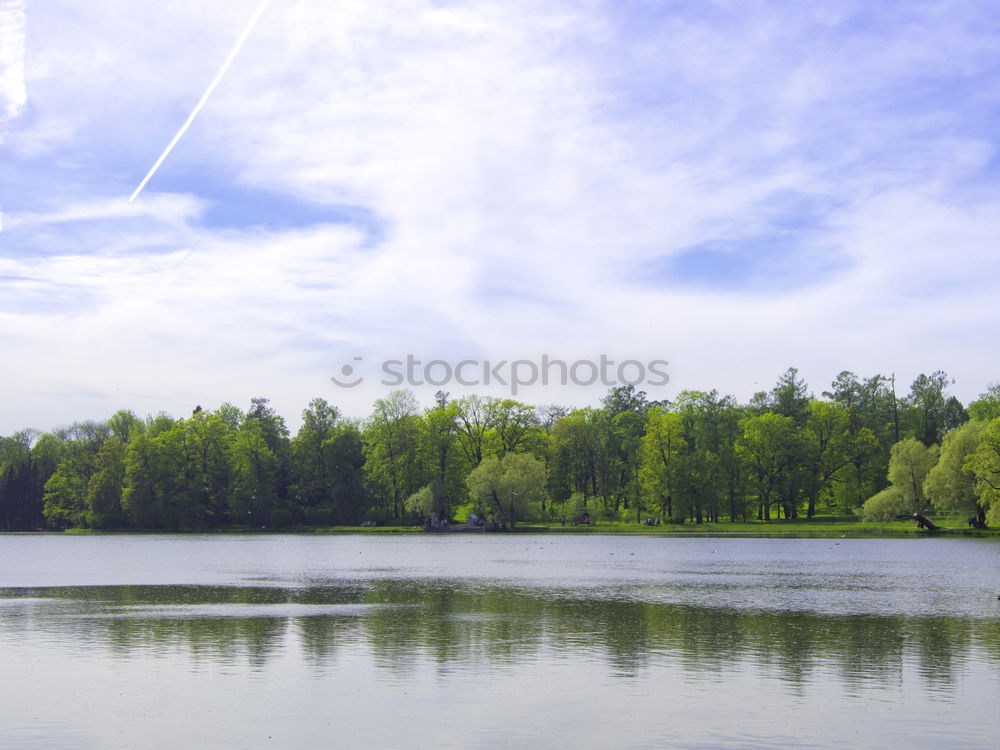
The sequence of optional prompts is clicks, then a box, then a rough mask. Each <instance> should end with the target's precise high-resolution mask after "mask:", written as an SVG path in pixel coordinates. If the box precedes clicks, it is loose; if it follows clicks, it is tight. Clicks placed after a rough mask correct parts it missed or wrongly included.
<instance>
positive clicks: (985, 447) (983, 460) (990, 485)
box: [965, 417, 1000, 525]
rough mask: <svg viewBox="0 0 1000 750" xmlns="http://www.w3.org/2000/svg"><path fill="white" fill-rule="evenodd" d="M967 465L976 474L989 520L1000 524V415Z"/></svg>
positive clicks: (991, 424)
mask: <svg viewBox="0 0 1000 750" xmlns="http://www.w3.org/2000/svg"><path fill="white" fill-rule="evenodd" d="M965 467H966V468H967V469H969V470H971V471H972V472H973V473H974V474H975V476H976V493H977V495H978V496H979V505H980V506H982V507H983V508H985V509H986V519H987V521H988V522H989V523H990V524H994V525H995V524H1000V417H997V418H996V419H994V420H993V421H991V422H990V423H989V424H988V425H987V426H986V427H985V429H984V430H983V433H982V436H981V438H980V441H979V446H978V447H977V448H976V451H975V452H974V453H973V454H972V455H971V456H969V457H968V459H967V461H966V463H965Z"/></svg>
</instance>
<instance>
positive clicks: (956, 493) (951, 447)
mask: <svg viewBox="0 0 1000 750" xmlns="http://www.w3.org/2000/svg"><path fill="white" fill-rule="evenodd" d="M985 428H986V425H985V424H984V423H982V422H977V421H972V422H966V423H965V424H964V425H962V426H961V427H956V428H955V429H953V430H950V431H949V432H948V433H947V434H946V435H945V436H944V440H943V441H942V443H941V453H940V456H939V457H938V461H937V463H936V464H935V465H934V467H933V468H932V469H931V470H930V472H928V474H927V478H926V479H925V480H924V494H925V495H926V496H927V498H929V499H930V501H931V504H932V505H933V506H934V507H935V508H936V509H938V510H957V511H961V512H963V513H969V514H971V515H973V516H975V517H976V518H985V510H984V509H982V508H981V507H980V505H979V497H978V496H977V494H976V475H975V472H974V471H972V470H971V469H968V468H966V462H967V461H968V459H969V457H970V456H971V455H972V454H973V453H975V451H976V448H977V447H978V446H979V441H980V439H981V437H982V434H983V431H984V430H985Z"/></svg>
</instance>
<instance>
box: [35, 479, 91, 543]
mask: <svg viewBox="0 0 1000 750" xmlns="http://www.w3.org/2000/svg"><path fill="white" fill-rule="evenodd" d="M86 504H87V479H86V478H85V477H84V476H83V475H82V474H80V472H79V471H77V470H76V469H75V468H74V467H73V466H72V465H71V464H70V463H68V462H65V463H60V464H59V467H58V468H57V469H56V470H55V473H53V474H52V476H51V477H49V480H48V481H47V482H46V483H45V509H44V510H43V513H44V515H45V520H46V521H48V523H49V525H50V526H52V527H54V528H57V529H65V528H68V527H70V526H74V525H76V524H77V523H79V521H80V516H81V514H82V513H83V511H84V510H85V508H86Z"/></svg>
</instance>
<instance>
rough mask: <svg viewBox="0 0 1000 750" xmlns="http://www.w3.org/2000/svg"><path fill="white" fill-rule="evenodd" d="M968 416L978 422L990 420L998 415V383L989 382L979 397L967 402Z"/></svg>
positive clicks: (999, 388)
mask: <svg viewBox="0 0 1000 750" xmlns="http://www.w3.org/2000/svg"><path fill="white" fill-rule="evenodd" d="M968 414H969V417H970V418H972V419H976V420H978V421H980V422H990V421H992V420H994V419H996V418H997V417H1000V383H990V384H989V386H987V388H986V391H985V392H983V393H981V394H979V398H977V399H976V400H975V401H973V402H972V403H971V404H969V409H968Z"/></svg>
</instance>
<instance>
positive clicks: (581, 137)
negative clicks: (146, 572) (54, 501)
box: [0, 0, 1000, 431]
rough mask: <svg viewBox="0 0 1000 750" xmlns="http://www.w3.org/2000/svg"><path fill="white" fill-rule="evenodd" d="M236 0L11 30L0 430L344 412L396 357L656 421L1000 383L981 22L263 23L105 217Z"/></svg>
mask: <svg viewBox="0 0 1000 750" xmlns="http://www.w3.org/2000/svg"><path fill="white" fill-rule="evenodd" d="M255 6H256V2H255V1H254V0H245V1H244V2H240V3H233V4H219V5H216V4H199V3H195V2H193V0H185V1H184V2H177V3H171V4H168V5H158V6H156V7H155V8H152V7H150V8H143V9H141V12H140V10H139V9H136V8H133V6H129V5H127V4H120V3H117V2H112V0H95V2H93V3H89V4H87V6H79V5H77V4H73V3H69V2H68V0H67V1H66V2H60V1H59V0H53V2H52V3H51V4H50V3H46V4H44V5H39V6H37V13H38V14H39V15H41V16H42V21H40V22H39V26H38V32H37V40H35V38H34V37H33V42H32V49H33V52H32V56H31V58H30V64H29V66H28V68H27V70H26V75H27V77H28V81H29V85H31V87H32V102H33V107H32V109H31V116H30V117H23V118H20V120H18V121H16V122H15V123H13V124H12V125H11V126H9V127H8V131H9V133H8V136H7V144H9V149H8V153H7V155H6V156H4V155H0V160H5V159H6V160H7V161H8V165H9V166H10V167H11V169H12V170H14V171H11V172H7V174H18V175H22V176H23V179H22V180H21V182H20V183H19V185H18V189H17V190H16V191H14V190H12V189H11V186H9V185H7V186H4V188H5V190H4V192H5V193H9V194H10V195H11V196H12V197H10V198H8V197H7V196H6V195H4V196H0V199H2V200H3V201H4V203H5V206H7V210H8V214H9V215H8V217H7V222H6V227H5V232H4V233H3V234H2V235H0V258H2V259H3V260H2V261H0V276H3V277H4V279H5V281H3V283H2V286H0V290H2V295H0V345H2V347H3V350H4V351H5V352H9V353H11V356H12V357H15V358H16V360H17V361H18V362H19V363H20V366H19V367H18V368H13V371H11V372H8V373H7V374H5V375H4V377H5V378H7V380H6V381H5V382H4V383H3V385H4V387H5V388H6V391H7V392H8V393H17V394H19V398H18V403H17V404H16V405H15V411H13V412H8V413H5V419H8V420H10V422H11V426H21V424H22V423H37V424H41V425H45V424H46V419H50V420H57V419H61V418H65V417H66V416H67V415H70V414H72V415H74V416H75V415H76V414H77V413H78V411H77V406H76V405H75V404H74V402H73V401H72V400H71V399H69V397H65V398H63V397H60V398H58V399H53V398H50V397H49V396H48V395H46V394H48V393H50V392H59V393H66V392H68V391H67V389H66V388H65V387H64V386H65V385H66V383H65V381H66V380H67V378H66V375H65V374H63V373H66V372H72V373H73V381H74V382H76V383H77V384H78V385H79V386H80V387H85V388H86V389H87V392H88V393H91V394H92V393H94V392H102V389H103V392H104V393H105V394H106V399H105V400H104V401H102V402H100V403H97V402H95V401H94V399H92V398H90V400H88V401H87V402H86V404H83V402H80V404H81V405H80V406H79V409H89V410H93V411H86V413H84V414H81V416H100V413H102V412H103V411H106V410H108V409H110V408H111V407H112V406H114V407H117V406H132V407H133V408H137V409H140V410H142V409H146V408H158V407H160V406H165V407H167V408H173V409H175V410H177V411H180V410H181V409H184V408H188V407H189V406H190V405H189V404H188V403H187V402H188V401H189V400H191V399H197V401H198V402H206V403H211V402H213V400H215V401H218V400H221V399H222V398H235V399H239V398H242V397H244V396H249V395H252V394H254V393H266V394H267V395H271V396H272V397H274V399H275V401H276V403H277V404H278V405H279V407H280V408H282V410H283V411H284V412H286V413H288V414H293V413H295V412H296V411H297V410H298V409H299V408H300V407H301V405H302V404H303V403H305V401H306V400H307V399H308V398H309V397H310V396H312V395H316V394H317V393H321V394H322V395H325V396H328V397H330V398H332V399H335V400H345V399H350V400H351V401H349V402H348V403H345V404H344V405H345V406H347V408H348V411H350V412H353V413H355V414H362V413H364V412H365V411H366V410H367V406H368V404H367V401H366V400H367V399H370V398H371V397H373V396H376V395H379V394H378V393H377V391H376V390H372V389H368V390H365V389H364V388H361V389H358V390H357V391H352V392H351V393H350V394H344V393H340V392H335V391H329V390H324V389H328V388H329V385H328V381H327V377H328V375H329V374H331V373H332V372H333V371H334V368H335V367H338V366H339V365H340V364H341V363H342V362H343V361H345V360H350V358H351V357H352V356H354V355H364V356H366V357H368V358H371V359H378V358H380V357H387V356H392V355H398V354H401V353H405V352H406V351H415V352H417V353H418V354H422V355H424V356H427V357H431V356H466V355H468V356H477V357H480V358H483V357H485V356H490V357H498V358H499V357H510V356H515V357H516V356H535V355H537V354H538V353H539V352H551V353H553V354H557V355H565V356H594V355H595V354H597V353H601V352H607V353H609V354H612V355H617V356H619V357H636V358H640V359H650V358H664V359H668V360H670V361H671V363H672V377H673V385H672V388H671V390H670V392H669V393H665V394H657V395H658V396H663V395H670V393H673V392H675V391H676V389H679V388H684V387H707V388H711V387H718V388H720V389H723V390H727V391H733V392H735V393H736V394H737V395H738V396H740V397H747V396H749V395H750V393H751V392H752V391H753V390H756V389H758V388H763V387H768V386H769V385H770V384H771V383H772V382H773V380H774V378H775V377H776V376H777V374H778V373H780V372H781V371H782V370H783V369H784V368H785V367H787V366H788V365H796V366H798V367H799V368H800V369H801V370H802V372H803V374H805V375H806V377H807V378H808V379H809V380H810V382H811V384H812V385H813V386H814V387H815V388H816V389H817V390H821V389H822V388H823V387H824V386H825V384H826V381H827V380H828V379H830V378H832V377H834V376H835V375H836V373H837V372H838V371H839V370H841V369H844V368H850V369H855V370H857V371H858V372H860V373H863V374H868V373H872V372H876V371H885V370H892V369H895V370H896V371H897V373H898V374H899V375H900V380H901V381H905V380H906V379H907V378H908V377H912V376H914V375H916V374H917V373H918V372H920V371H921V370H932V369H936V368H939V367H944V368H947V369H949V371H950V372H951V373H952V374H953V375H955V376H956V377H957V378H958V379H959V383H958V385H957V389H958V392H959V393H960V395H962V396H963V397H965V398H970V397H972V396H974V395H975V393H977V392H978V390H980V389H981V388H982V387H983V385H984V384H985V383H986V382H987V381H989V380H995V379H996V378H997V374H996V372H995V367H996V364H995V361H991V360H990V356H989V348H988V347H984V346H983V345H982V341H987V340H990V337H991V336H992V331H995V329H996V326H997V325H998V324H1000V310H998V309H997V307H996V305H995V303H993V302H992V301H991V300H992V299H994V298H995V297H996V295H997V294H998V293H1000V268H998V266H997V260H996V254H995V250H994V248H995V246H996V242H997V241H998V240H1000V220H997V219H996V218H995V217H997V216H1000V180H998V177H997V173H996V166H995V165H996V163H997V153H996V146H995V130H996V127H995V126H996V122H997V116H998V115H1000V88H998V87H997V85H996V83H995V81H997V80H1000V54H998V53H997V51H996V49H995V45H994V43H993V40H994V39H995V38H996V34H997V33H998V32H1000V29H998V28H997V26H998V21H997V20H996V19H994V18H992V17H991V14H990V13H989V12H988V11H986V10H984V8H983V7H982V6H981V5H980V4H977V3H973V2H954V3H949V4H947V6H942V5H940V4H938V3H932V2H926V3H925V2H916V3H898V4H897V3H893V4H890V6H887V7H883V6H881V5H880V6H873V5H872V4H870V3H862V2H857V3H852V2H847V3H840V4H837V5H836V7H833V6H829V7H825V6H824V7H818V6H808V5H805V6H801V7H798V6H796V7H790V6H789V5H788V4H787V3H779V2H765V3H755V4H752V5H739V4H736V5H733V4H713V3H673V4H670V5H669V7H668V6H661V5H655V4H645V3H638V4H636V3H620V2H614V3H612V2H588V3H575V2H561V1H552V2H531V3H528V2H520V1H519V0H506V1H505V2H493V1H491V0H470V1H469V2H455V3H447V4H442V3H436V2H430V1H429V0H428V1H426V2H425V1H423V0H390V1H389V2H385V3H368V2H362V0H345V2H342V3H337V4H334V5H330V4H326V3H321V2H319V1H318V0H283V2H282V3H280V4H275V5H273V6H272V8H271V10H270V11H269V14H268V16H267V23H262V24H260V25H259V26H258V27H257V28H256V30H255V31H254V34H253V35H252V36H251V37H249V38H248V40H247V42H246V45H245V47H244V49H243V50H242V52H241V56H240V60H239V64H238V65H235V66H233V67H232V69H231V70H230V71H229V73H228V74H227V76H226V78H225V80H223V81H222V82H221V83H220V85H219V87H218V89H217V90H216V91H215V92H214V94H213V97H212V100H211V102H209V104H208V105H207V106H206V107H205V109H204V111H203V112H202V113H201V115H200V119H199V121H198V123H199V125H198V127H197V128H193V129H191V131H189V132H188V134H187V136H186V137H185V138H184V140H183V141H182V142H181V143H180V144H179V145H178V146H177V148H176V149H175V151H174V152H173V153H172V154H171V158H170V159H169V160H167V161H166V162H165V163H164V164H163V166H162V168H161V170H160V172H159V173H158V174H157V179H156V181H155V182H154V183H151V184H150V186H149V188H147V192H146V193H144V195H143V199H142V201H138V202H136V203H135V204H132V205H131V206H129V205H128V204H127V203H125V202H124V201H122V200H121V199H120V198H119V197H118V196H121V195H124V194H127V193H128V192H129V191H130V190H131V189H132V187H133V186H134V184H135V179H136V177H135V175H136V170H137V169H139V170H140V171H141V170H142V169H145V168H146V166H147V165H148V158H149V153H150V149H154V150H153V153H155V150H156V149H158V148H159V147H160V146H161V145H162V144H163V143H164V142H166V141H167V139H168V138H169V137H170V135H171V134H172V133H173V132H174V130H175V128H176V125H177V122H178V121H179V119H182V118H183V117H184V116H185V115H186V114H187V113H188V112H190V108H191V106H192V104H193V101H192V96H191V91H190V86H189V83H190V81H191V80H203V78H204V71H205V70H211V69H213V68H214V66H216V65H217V64H218V60H217V59H215V58H213V54H212V53H214V54H215V57H217V52H218V50H219V49H225V48H226V47H227V46H228V45H230V44H231V43H232V39H231V36H232V29H234V28H239V27H240V26H241V24H243V23H245V21H246V18H247V17H249V13H250V12H251V11H252V10H253V8H254V7H255ZM32 12H33V13H35V12H36V10H35V8H34V7H33V9H32ZM150 14H153V16H152V17H150ZM904 21H905V22H904ZM33 28H34V26H33ZM83 31H85V32H86V33H85V34H84V33H83ZM84 38H86V39H87V40H88V41H87V42H86V43H83V42H81V41H80V40H81V39H84ZM81 71H84V72H81ZM199 76H201V78H200V79H199ZM184 82H186V83H187V84H188V85H187V86H185V85H182V83H184ZM34 103H37V107H35V106H34ZM2 179H3V178H0V180H2ZM150 188H152V190H150ZM270 196H274V198H273V200H272V199H271V198H270ZM269 201H270V203H268V202H269ZM57 381H58V382H57ZM57 385H58V388H57ZM524 395H525V398H527V399H532V400H539V401H551V400H562V401H577V402H579V401H581V400H588V399H592V398H594V396H595V395H596V394H595V393H592V392H579V393H576V392H567V393H551V392H537V393H532V392H527V393H525V394H524ZM88 398H89V397H88ZM95 412H96V413H95ZM50 414H51V415H53V416H51V417H50V416H49V415H50ZM5 428H6V425H0V431H2V430H3V429H5Z"/></svg>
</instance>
